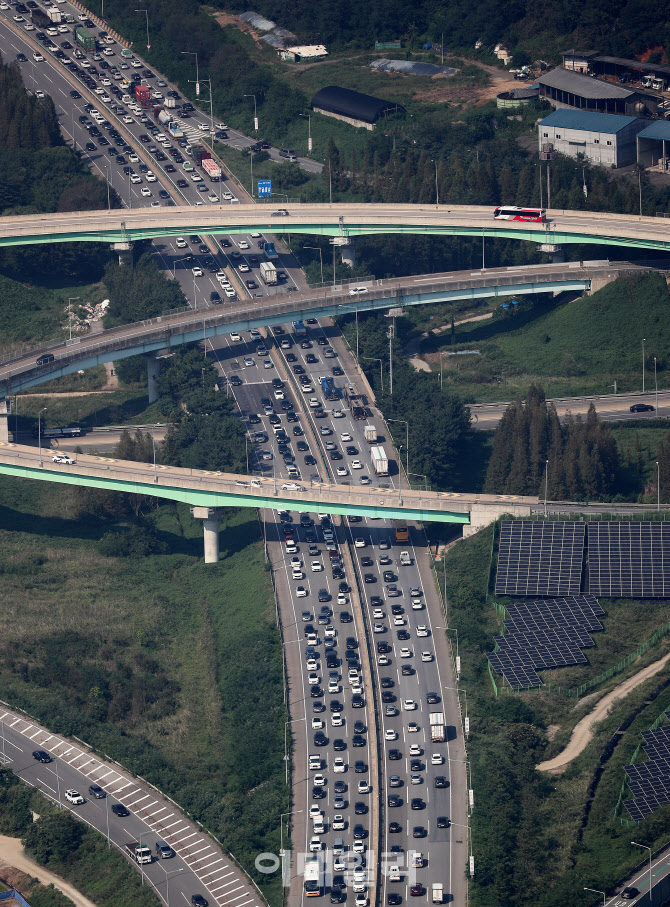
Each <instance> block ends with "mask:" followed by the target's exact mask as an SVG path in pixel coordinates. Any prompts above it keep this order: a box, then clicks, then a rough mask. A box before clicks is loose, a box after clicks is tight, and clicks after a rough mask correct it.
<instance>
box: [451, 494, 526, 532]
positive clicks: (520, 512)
mask: <svg viewBox="0 0 670 907" xmlns="http://www.w3.org/2000/svg"><path fill="white" fill-rule="evenodd" d="M501 516H515V517H528V516H530V504H486V503H483V504H473V505H472V507H471V509H470V524H469V525H465V526H463V538H464V539H467V538H469V537H470V536H471V535H475V533H477V532H479V530H480V529H484V528H486V526H490V525H491V523H495V521H496V520H497V519H498V518H499V517H501Z"/></svg>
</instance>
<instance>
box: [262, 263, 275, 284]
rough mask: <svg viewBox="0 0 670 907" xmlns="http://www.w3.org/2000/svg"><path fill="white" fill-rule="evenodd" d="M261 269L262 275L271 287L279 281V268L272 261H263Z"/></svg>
mask: <svg viewBox="0 0 670 907" xmlns="http://www.w3.org/2000/svg"><path fill="white" fill-rule="evenodd" d="M260 271H261V277H262V278H263V280H264V281H265V283H266V284H267V285H268V286H269V287H270V286H274V285H275V284H276V283H277V269H276V268H275V266H274V265H273V264H272V262H271V261H262V262H261V267H260Z"/></svg>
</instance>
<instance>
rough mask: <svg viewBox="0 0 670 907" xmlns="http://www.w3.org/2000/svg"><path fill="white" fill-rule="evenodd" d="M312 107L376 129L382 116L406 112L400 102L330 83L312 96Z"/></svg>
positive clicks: (319, 111)
mask: <svg viewBox="0 0 670 907" xmlns="http://www.w3.org/2000/svg"><path fill="white" fill-rule="evenodd" d="M312 109H313V110H316V111H317V112H318V113H323V114H325V115H326V116H330V117H334V118H335V119H337V120H344V122H346V123H351V124H352V125H353V126H359V127H363V128H364V129H374V127H375V123H376V122H377V120H378V119H379V118H380V117H382V116H389V115H391V114H396V113H399V114H404V113H405V108H404V107H402V106H401V105H400V104H394V103H393V102H392V101H384V100H382V99H381V98H374V97H372V96H371V95H368V94H361V93H360V92H358V91H352V89H350V88H340V87H339V86H338V85H328V86H327V87H326V88H322V89H321V90H320V91H317V93H316V94H315V95H314V97H313V98H312Z"/></svg>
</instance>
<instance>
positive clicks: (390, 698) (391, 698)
mask: <svg viewBox="0 0 670 907" xmlns="http://www.w3.org/2000/svg"><path fill="white" fill-rule="evenodd" d="M382 702H395V695H394V694H393V693H391V691H390V690H383V691H382Z"/></svg>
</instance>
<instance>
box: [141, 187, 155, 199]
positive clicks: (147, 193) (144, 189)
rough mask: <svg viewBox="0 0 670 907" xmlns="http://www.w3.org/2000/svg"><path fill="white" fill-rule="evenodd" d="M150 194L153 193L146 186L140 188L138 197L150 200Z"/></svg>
mask: <svg viewBox="0 0 670 907" xmlns="http://www.w3.org/2000/svg"><path fill="white" fill-rule="evenodd" d="M152 194H153V193H152V192H151V189H150V188H149V187H148V186H142V188H141V189H140V195H142V196H143V197H144V198H150V197H151V195H152Z"/></svg>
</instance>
